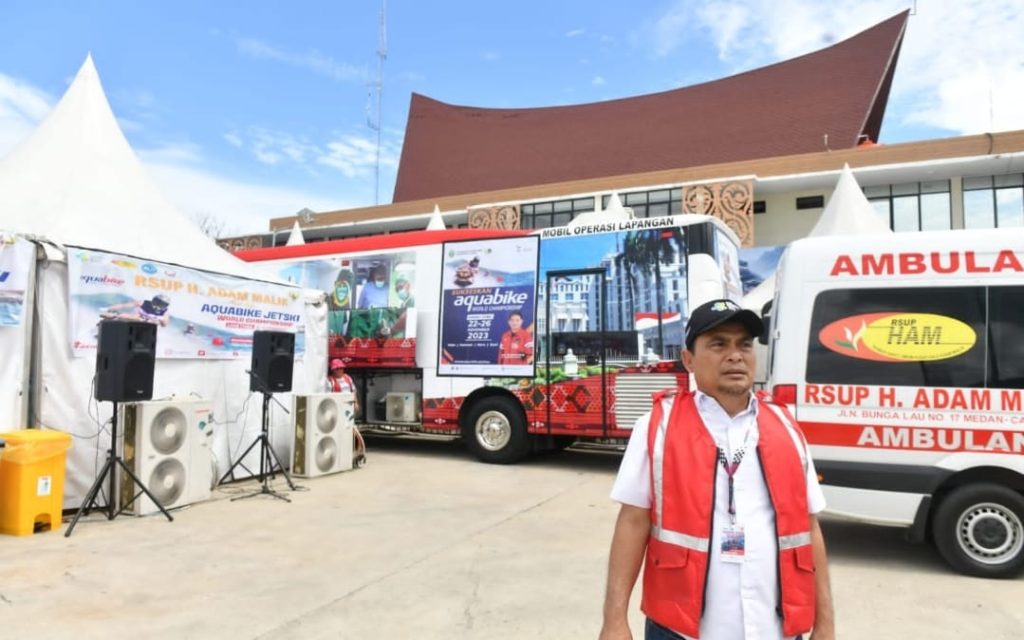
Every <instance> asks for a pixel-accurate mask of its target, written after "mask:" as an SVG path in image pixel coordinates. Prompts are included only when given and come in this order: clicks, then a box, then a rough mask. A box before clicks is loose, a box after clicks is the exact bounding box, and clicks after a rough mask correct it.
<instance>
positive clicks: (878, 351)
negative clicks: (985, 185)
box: [767, 229, 1024, 578]
mask: <svg viewBox="0 0 1024 640" xmlns="http://www.w3.org/2000/svg"><path fill="white" fill-rule="evenodd" d="M770 324H771V326H770V329H769V331H768V332H767V333H768V339H769V342H770V345H769V349H770V351H769V357H770V365H769V371H770V376H769V388H770V389H771V391H772V394H773V395H774V396H775V398H776V399H777V400H779V401H781V402H784V403H786V404H788V405H789V406H790V407H791V408H792V409H793V411H794V413H795V415H796V418H797V420H798V421H799V422H800V424H801V426H802V428H803V430H804V433H805V435H806V436H807V440H808V442H809V443H810V445H811V447H812V452H813V454H814V457H815V463H816V465H817V469H818V473H819V475H820V476H821V478H822V484H823V486H824V488H825V495H826V497H827V499H828V510H829V512H830V513H833V514H836V515H840V516H845V517H849V518H853V519H856V520H860V521H864V522H872V523H878V524H884V525H893V526H900V527H907V528H908V530H909V537H910V539H912V540H915V541H921V540H925V539H928V540H932V541H934V543H935V545H936V547H937V548H938V550H939V552H940V553H941V555H942V556H943V557H944V558H945V559H946V560H947V561H948V562H949V564H951V565H952V566H953V567H954V568H955V569H956V570H958V571H960V572H962V573H966V574H970V575H975V576H982V577H993V578H995V577H1000V578H1001V577H1009V576H1013V575H1017V574H1019V573H1021V571H1022V570H1024V229H1012V230H1010V229H1002V230H984V231H981V230H978V231H942V232H921V233H911V234H891V235H885V236H846V237H821V238H807V239H804V240H799V241H797V242H794V243H793V244H792V245H791V246H790V247H789V248H788V249H787V250H786V253H785V254H784V256H783V259H782V262H781V263H780V267H779V272H778V288H777V290H776V294H775V299H774V300H773V302H772V306H771V310H770Z"/></svg>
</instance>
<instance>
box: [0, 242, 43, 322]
mask: <svg viewBox="0 0 1024 640" xmlns="http://www.w3.org/2000/svg"><path fill="white" fill-rule="evenodd" d="M34 264H35V245H34V244H32V243H31V242H29V241H28V240H24V239H22V238H19V237H17V236H13V235H8V234H3V233H0V327H16V326H19V325H20V324H21V319H22V317H23V316H24V307H25V290H26V289H28V280H29V277H28V276H29V273H30V272H31V269H32V267H33V265H34Z"/></svg>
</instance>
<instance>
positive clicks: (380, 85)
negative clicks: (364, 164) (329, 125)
mask: <svg viewBox="0 0 1024 640" xmlns="http://www.w3.org/2000/svg"><path fill="white" fill-rule="evenodd" d="M387 11H388V3H387V0H381V2H380V25H379V30H378V33H377V80H376V81H375V82H374V83H373V84H372V86H373V91H374V94H375V97H376V99H377V100H376V102H377V113H376V114H375V116H376V117H373V118H368V120H369V123H368V124H369V125H370V128H371V129H373V130H374V131H376V132H377V156H376V160H375V161H374V167H373V168H374V171H373V204H375V205H376V204H380V130H381V128H382V127H381V103H382V102H383V99H382V96H383V93H384V60H385V59H386V58H387V57H388V32H387Z"/></svg>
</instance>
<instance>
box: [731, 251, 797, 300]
mask: <svg viewBox="0 0 1024 640" xmlns="http://www.w3.org/2000/svg"><path fill="white" fill-rule="evenodd" d="M785 249H786V247H785V245H780V246H774V247H749V248H745V249H740V278H741V279H742V280H743V295H746V294H748V293H750V292H751V291H753V290H754V289H755V288H756V287H757V286H758V285H760V284H761V283H762V282H764V281H765V279H767V278H769V277H770V276H771V275H772V274H773V273H775V270H776V269H777V268H778V267H779V260H781V259H782V252H783V251H784V250H785Z"/></svg>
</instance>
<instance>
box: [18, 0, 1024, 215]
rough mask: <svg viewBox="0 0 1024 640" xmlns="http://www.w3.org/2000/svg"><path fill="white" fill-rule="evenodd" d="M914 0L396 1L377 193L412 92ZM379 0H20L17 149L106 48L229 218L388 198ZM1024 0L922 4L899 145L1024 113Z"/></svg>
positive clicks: (120, 103)
mask: <svg viewBox="0 0 1024 640" xmlns="http://www.w3.org/2000/svg"><path fill="white" fill-rule="evenodd" d="M912 4H914V3H913V0H834V1H833V2H827V3H824V2H818V1H817V0H743V1H736V2H728V1H724V0H688V1H672V0H657V1H653V2H647V3H624V2H599V1H594V0H591V1H583V0H566V1H564V2H550V1H549V2H537V1H534V0H521V1H520V2H516V3H487V2H467V1H458V2H431V3H424V2H412V1H410V0H404V1H403V0H393V1H392V2H389V3H388V15H387V53H388V56H387V60H386V62H385V65H384V95H383V113H382V118H381V120H382V151H381V178H380V189H379V192H380V195H379V198H380V201H381V202H382V203H386V202H389V201H390V198H391V194H392V191H393V188H394V178H395V170H396V168H397V163H398V157H399V154H400V152H401V144H402V136H403V131H404V126H405V118H406V115H407V111H408V105H409V99H410V95H411V93H412V92H414V91H415V92H419V93H423V94H425V95H428V96H430V97H432V98H435V99H438V100H442V101H444V102H449V103H454V104H468V105H475V106H483V107H529V106H545V105H554V104H570V103H577V102H591V101H597V100H607V99H612V98H619V97H625V96H631V95H638V94H643V93H651V92H656V91H663V90H666V89H672V88H675V87H679V86H685V85H689V84H694V83H698V82H702V81H706V80H712V79H716V78H720V77H724V76H727V75H731V74H733V73H737V72H740V71H743V70H747V69H751V68H755V67H758V66H762V65H765V64H770V63H773V62H777V61H780V60H783V59H787V58H790V57H794V56H796V55H800V54H803V53H806V52H809V51H813V50H815V49H818V48H821V47H823V46H827V45H828V44H829V43H831V42H835V41H836V40H840V39H843V38H846V37H848V36H850V35H852V34H854V33H856V32H858V31H861V30H863V29H865V28H867V27H869V26H871V25H872V24H874V23H876V22H878V21H880V20H883V19H885V18H887V17H889V16H891V15H893V14H895V13H897V12H899V11H901V10H902V9H905V8H908V7H910V6H911V5H912ZM379 10H380V5H379V2H377V1H372V0H364V1H355V0H349V1H348V2H338V1H335V2H326V1H324V2H314V1H293V2H289V3H283V2H281V3H271V2H240V1H220V2H193V1H188V0H178V1H176V2H113V1H110V2H98V1H94V2H61V3H58V2H46V1H32V2H30V1H25V0H4V2H3V7H2V11H0V15H2V20H0V156H2V155H4V154H6V153H7V152H8V151H10V150H11V149H12V148H13V147H14V146H15V144H16V143H17V142H18V141H19V140H20V139H23V138H24V136H25V135H27V134H28V133H29V132H30V131H31V129H32V128H33V127H34V126H35V125H36V124H38V122H39V121H40V120H41V119H42V118H43V117H45V114H46V113H47V112H48V110H49V108H51V107H52V106H53V105H54V104H55V103H56V101H57V100H59V98H60V96H61V94H62V93H63V91H64V90H65V89H66V87H67V84H68V82H70V80H71V79H72V78H73V76H74V74H75V72H76V71H77V69H78V67H79V66H80V65H81V63H82V61H83V60H84V58H85V56H86V54H87V53H88V52H90V51H91V52H92V54H93V57H94V60H95V62H96V66H97V68H98V70H99V73H100V77H101V79H102V81H103V84H104V88H105V89H106V91H107V95H108V98H109V99H110V102H111V105H112V107H113V109H114V112H115V114H117V116H118V118H119V121H120V123H121V125H122V128H123V129H124V130H125V133H126V135H127V136H128V139H129V141H130V142H131V143H132V145H133V146H134V148H135V149H136V151H137V152H138V154H139V156H140V157H141V158H142V160H143V162H144V163H145V164H146V166H147V168H148V169H149V170H150V172H151V173H152V174H153V176H154V177H155V178H156V179H157V181H158V183H159V184H160V185H161V186H162V188H163V189H164V191H165V193H166V194H167V196H168V197H169V198H170V199H171V200H172V202H175V203H176V204H177V205H178V206H179V207H180V208H181V209H182V210H183V211H184V212H185V213H187V214H188V215H190V216H192V217H194V218H197V217H204V216H211V217H212V218H214V219H216V220H220V221H221V222H223V223H224V224H225V226H226V229H225V231H226V232H249V231H260V230H265V229H266V228H267V221H268V219H269V218H270V217H275V216H285V215H291V214H293V213H295V212H296V211H298V210H299V209H301V208H303V207H309V208H312V209H314V210H318V211H319V210H329V209H343V208H349V207H354V206H364V205H370V204H373V203H374V158H375V143H376V133H375V132H374V131H373V130H371V129H370V128H369V127H368V126H367V116H368V106H369V104H370V102H369V100H368V95H369V92H370V88H371V83H372V81H373V80H374V78H375V77H376V69H377V58H376V55H375V51H376V49H377V45H378V20H379ZM1022 16H1024V0H918V2H917V3H916V15H914V16H913V17H912V18H911V20H910V26H909V28H908V33H907V40H906V42H905V44H904V47H903V53H902V54H901V59H900V65H899V67H898V72H897V75H896V79H895V83H894V86H893V92H892V98H891V100H890V106H889V110H888V113H887V117H886V121H885V125H884V127H883V133H882V141H883V142H899V141H905V140H916V139H925V138H934V137H946V136H952V135H960V134H963V133H978V132H981V131H987V130H1006V129H1020V128H1024V68H1022V66H1021V64H1020V61H1021V60H1022V59H1024V44H1022V41H1024V38H1021V37H1020V34H1021V33H1024V18H1022Z"/></svg>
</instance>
